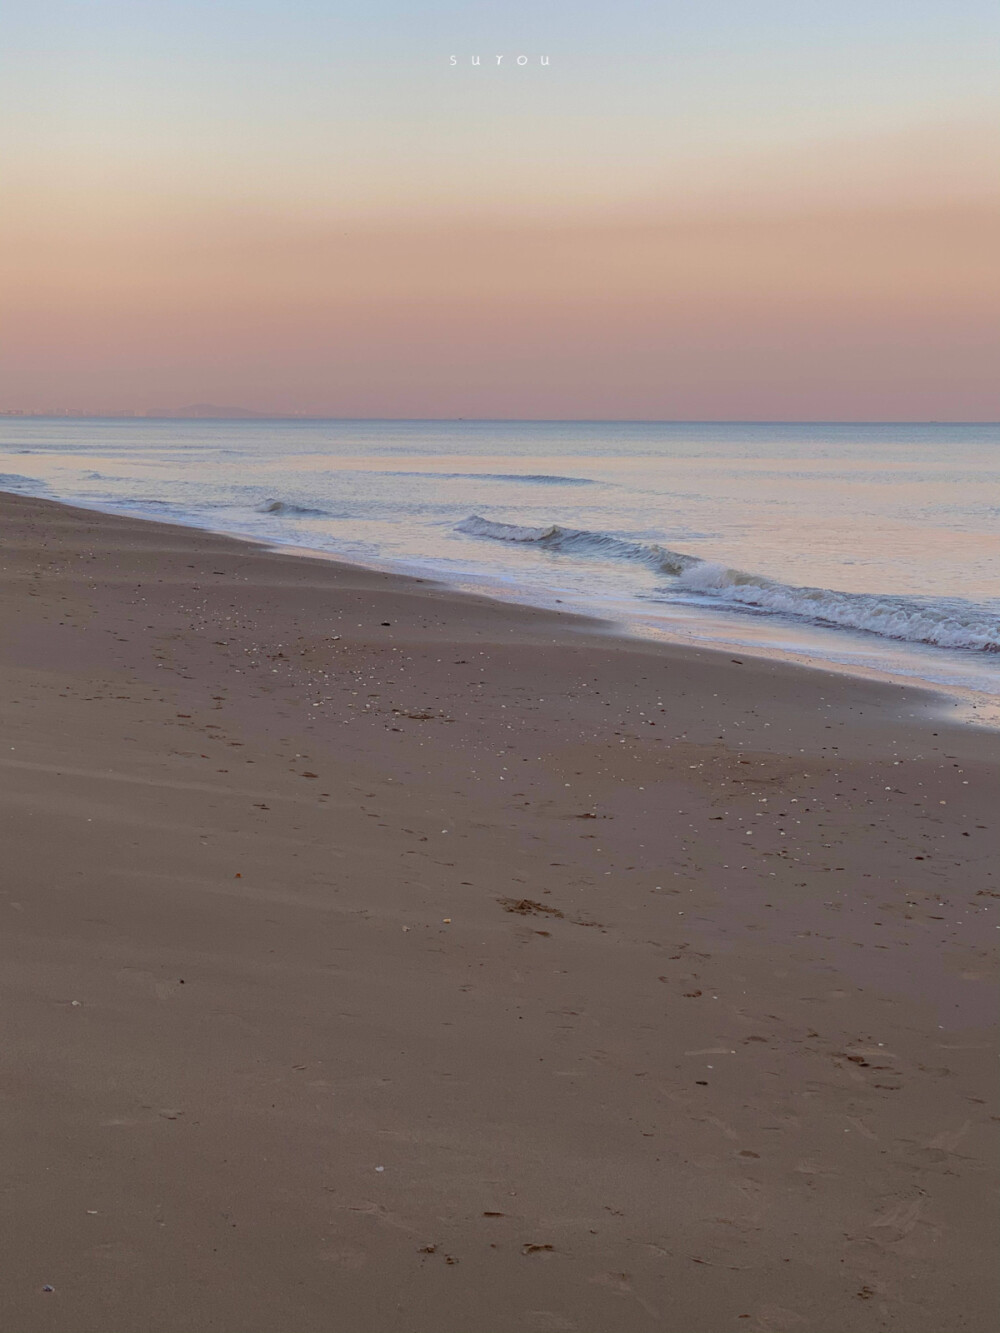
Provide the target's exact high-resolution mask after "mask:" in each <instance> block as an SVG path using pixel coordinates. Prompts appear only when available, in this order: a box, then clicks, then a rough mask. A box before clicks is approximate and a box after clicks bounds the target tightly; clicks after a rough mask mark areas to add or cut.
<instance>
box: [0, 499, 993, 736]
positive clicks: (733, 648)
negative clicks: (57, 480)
mask: <svg viewBox="0 0 1000 1333" xmlns="http://www.w3.org/2000/svg"><path fill="white" fill-rule="evenodd" d="M0 496H10V497H12V498H14V499H26V500H41V501H43V502H44V503H46V504H53V505H61V506H65V507H67V508H69V509H78V510H83V511H84V512H87V513H95V514H103V515H105V516H106V517H108V518H112V519H116V518H121V519H124V520H126V521H135V522H142V523H152V524H158V525H161V526H163V527H167V528H179V529H181V530H183V531H191V532H201V533H205V534H207V535H211V536H216V537H220V538H225V539H227V540H229V541H235V542H240V543H246V544H248V545H250V546H253V547H259V548H262V549H263V550H266V551H271V552H273V553H274V554H276V555H291V556H295V557H298V558H300V559H309V560H319V561H323V562H326V563H329V564H332V565H333V566H335V567H338V566H339V567H344V568H346V569H353V568H357V569H361V570H366V571H368V572H369V573H376V574H384V575H387V576H389V577H391V578H399V579H403V580H412V581H413V582H415V583H423V584H434V585H435V586H436V587H438V588H440V589H442V590H443V591H445V592H451V593H454V594H455V595H456V596H461V597H483V598H486V599H487V600H490V601H495V602H497V603H499V604H500V605H504V606H514V607H525V608H527V609H529V610H534V611H541V612H544V613H547V614H551V615H555V616H566V617H569V618H571V619H578V620H584V621H586V622H589V623H590V625H591V627H592V631H593V632H594V633H605V634H611V635H613V636H616V637H622V638H626V639H634V640H639V641H647V642H648V641H653V642H661V643H668V644H673V645H675V646H677V647H680V648H688V649H690V650H692V651H702V652H712V653H719V654H722V655H727V654H728V655H729V656H730V657H731V655H732V654H733V653H743V654H745V655H747V656H749V657H753V658H757V659H761V660H766V661H776V662H784V663H786V664H787V665H789V666H792V667H796V668H800V669H802V670H815V671H821V672H827V673H829V674H831V675H836V676H849V677H855V678H857V679H861V680H872V681H879V682H882V683H888V684H895V685H899V686H902V687H904V688H907V689H915V690H921V691H924V692H926V693H928V694H929V695H933V696H935V697H937V698H938V699H939V700H940V705H939V706H940V708H941V709H942V710H943V711H948V710H949V709H950V708H952V707H956V706H957V707H960V708H961V709H962V710H964V711H963V714H960V716H959V720H962V721H964V722H966V723H967V724H969V725H972V726H981V727H985V728H990V729H1000V683H998V687H997V690H996V691H995V692H989V691H984V690H977V689H974V688H972V687H971V686H965V685H958V684H954V683H951V682H945V681H940V680H934V679H932V678H930V677H926V676H921V675H919V674H917V672H916V671H914V672H913V673H911V674H907V673H905V672H902V671H892V670H890V669H887V668H881V667H877V666H870V665H868V664H861V663H857V662H850V661H839V660H837V659H835V658H826V657H822V656H819V655H811V654H810V653H809V652H808V651H807V650H805V649H802V650H796V649H789V648H779V647H772V646H769V645H767V644H763V643H750V644H747V643H745V642H741V641H740V640H739V639H738V638H734V639H732V640H727V639H725V638H724V637H723V638H718V637H709V636H704V637H703V636H700V635H699V634H697V633H695V632H693V631H692V632H690V633H685V632H684V631H683V629H682V628H680V624H679V622H675V623H674V624H670V623H669V621H667V620H665V619H662V620H661V619H658V618H654V617H650V618H649V623H648V624H642V614H641V611H636V610H632V611H629V610H627V609H626V608H624V607H622V608H620V609H619V614H617V615H616V614H608V615H606V616H602V615H601V614H600V613H599V612H598V610H596V609H592V608H590V607H580V606H576V607H574V606H573V605H572V596H571V595H570V596H567V595H565V593H564V596H563V597H561V598H557V597H555V593H554V590H553V591H552V594H551V596H550V597H549V598H548V599H547V600H546V601H542V600H539V599H537V598H532V597H531V595H530V590H528V589H522V587H521V585H518V584H516V583H515V582H513V581H510V582H508V581H506V580H502V579H500V578H495V579H494V580H492V581H491V580H490V579H488V578H487V577H486V576H482V575H472V574H467V575H464V576H463V575H461V574H457V575H455V576H454V578H453V579H451V580H449V579H447V578H443V577H442V576H441V575H440V574H439V573H437V572H436V571H432V570H430V569H426V570H424V569H422V568H421V567H420V566H418V565H415V564H412V563H408V562H406V561H402V560H400V561H391V560H377V559H372V560H370V561H361V560H349V559H346V558H345V557H344V556H342V555H340V554H338V553H336V552H332V551H324V550H322V549H320V548H314V547H308V546H300V545H297V544H296V543H294V542H283V543H276V542H274V541H272V540H269V539H268V538H266V537H255V536H250V535H248V534H243V533H233V532H228V531H225V530H223V529H220V528H210V527H204V526H201V525H199V524H197V523H194V522H192V523H187V522H184V521H182V520H179V519H176V518H174V519H170V520H165V519H161V518H156V517H155V516H153V515H146V514H142V515H138V514H136V515H133V514H125V513H122V512H121V511H120V510H116V509H114V508H111V507H108V508H102V507H99V506H94V505H90V504H85V503H83V502H82V501H76V500H66V499H61V498H60V499H57V500H52V499H48V498H47V497H45V496H30V495H26V494H23V493H21V492H17V491H2V490H0ZM463 578H464V579H465V582H464V584H463ZM477 584H479V585H482V584H487V585H489V586H487V587H486V588H485V589H484V588H483V587H482V586H478V587H477V586H476V585H477ZM505 590H507V591H508V592H509V595H506V596H505V595H504V591H505ZM552 603H565V605H563V606H561V607H560V608H559V609H557V608H556V606H555V605H552ZM706 611H707V612H712V613H713V614H714V615H715V616H716V617H718V616H720V615H722V616H723V618H724V612H720V611H719V610H714V611H713V609H712V608H706ZM794 623H795V622H794V621H793V622H792V624H793V625H794ZM824 632H833V631H824ZM853 633H862V632H861V631H853ZM873 637H874V638H875V639H876V640H877V641H880V642H888V643H890V644H891V643H896V642H900V643H903V644H905V642H906V641H897V640H892V639H888V640H883V639H882V638H881V636H879V635H874V636H873ZM916 646H918V645H916Z"/></svg>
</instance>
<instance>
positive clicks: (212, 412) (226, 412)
mask: <svg viewBox="0 0 1000 1333" xmlns="http://www.w3.org/2000/svg"><path fill="white" fill-rule="evenodd" d="M146 415H147V416H150V417H223V418H229V419H232V418H233V417H266V416H267V413H266V412H252V411H251V410H250V409H249V408H248V407H218V406H217V405H216V404H215V403H191V404H189V405H188V406H187V407H160V408H156V409H155V410H154V411H152V412H147V413H146Z"/></svg>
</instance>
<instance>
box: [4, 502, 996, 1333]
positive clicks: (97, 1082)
mask: <svg viewBox="0 0 1000 1333" xmlns="http://www.w3.org/2000/svg"><path fill="white" fill-rule="evenodd" d="M0 534H2V542H0V566H2V569H0V721H2V724H3V728H4V735H5V743H4V747H3V750H2V752H0V758H2V761H3V762H2V764H0V821H2V824H0V828H2V836H3V840H4V847H5V869H6V874H5V901H4V904H3V910H4V911H5V913H6V918H7V925H8V929H7V931H5V932H4V936H3V937H2V939H0V949H2V950H3V960H4V967H3V969H2V973H0V975H2V976H3V978H4V1006H5V1012H6V1014H7V1015H8V1028H9V1036H8V1062H9V1075H8V1086H9V1088H10V1089H11V1095H10V1096H9V1098H8V1101H7V1103H6V1113H5V1116H4V1118H3V1121H2V1124H3V1128H2V1131H0V1132H2V1134H3V1145H4V1148H5V1151H6V1155H7V1160H8V1161H9V1162H10V1163H11V1164H12V1167H11V1171H10V1182H9V1188H8V1189H7V1191H6V1193H5V1201H4V1208H5V1215H6V1220H7V1234H8V1235H9V1236H10V1237H11V1240H10V1243H9V1247H8V1282H7V1283H6V1289H5V1292H4V1294H3V1296H2V1297H0V1309H3V1313H4V1323H5V1326H9V1327H11V1328H16V1329H18V1330H19V1333H21V1330H25V1331H26V1333H31V1331H32V1330H36V1329H37V1330H46V1333H90V1331H91V1330H93V1329H95V1328H98V1327H100V1328H101V1329H102V1330H106V1331H107V1333H135V1329H137V1328H142V1329H144V1330H149V1333H201V1330H203V1329H204V1328H207V1327H220V1328H227V1329H229V1328H232V1329H236V1328H239V1329H241V1330H247V1331H248V1333H258V1331H259V1333H273V1330H274V1329H278V1328H291V1327H293V1326H294V1327H295V1328H296V1329H302V1330H303V1331H304V1333H311V1331H312V1330H315V1333H320V1330H322V1333H357V1330H358V1329H363V1328H364V1329H371V1330H373V1333H465V1331H466V1330H468V1329H469V1328H473V1327H474V1328H477V1329H481V1330H482V1333H508V1331H509V1330H514V1329H526V1330H539V1333H544V1331H545V1330H570V1331H572V1330H578V1331H579V1333H641V1331H642V1330H646V1329H648V1330H650V1333H652V1331H653V1330H656V1331H657V1333H718V1330H720V1329H722V1328H728V1327H729V1326H730V1324H732V1326H733V1327H741V1328H747V1329H750V1330H753V1333H771V1331H772V1330H774V1329H776V1328H797V1329H798V1328H801V1329H804V1330H806V1331H807V1333H809V1331H811V1333H831V1329H833V1328H834V1327H835V1328H836V1329H837V1330H838V1333H841V1331H842V1333H855V1330H856V1331H857V1333H868V1331H869V1330H870V1328H871V1321H872V1317H873V1315H874V1316H875V1317H876V1319H877V1322H878V1323H879V1326H880V1327H882V1328H885V1329H888V1330H890V1333H938V1330H940V1329H941V1328H948V1329H949V1330H952V1329H954V1330H956V1333H958V1331H960V1330H961V1331H962V1333H986V1330H987V1329H990V1328H992V1326H993V1322H994V1317H995V1311H996V1296H997V1291H996V1284H995V1275H994V1271H993V1264H992V1254H991V1250H992V1246H991V1245H990V1244H989V1238H990V1221H989V1219H990V1218H991V1217H992V1212H993V1203H992V1199H993V1189H994V1185H995V1180H994V1175H995V1168H994V1164H995V1161H996V1153H995V1146H994V1145H993V1144H992V1143H991V1139H990V1136H991V1134H994V1133H995V1129H994V1122H995V1116H993V1117H991V1115H990V1112H991V1111H995V1109H996V1108H995V1104H994V1103H995V1096H996V1083H995V1076H994V1071H993V1063H992V1051H993V1049H994V1042H995V1035H994V1033H993V1028H992V1024H993V1020H994V1012H995V993H994V989H993V978H992V971H991V959H992V958H993V956H994V955H995V950H996V926H997V924H1000V884H998V883H997V877H996V869H995V867H996V865H997V863H998V859H1000V856H998V854H1000V845H998V840H997V834H996V810H995V807H996V801H995V796H996V791H997V787H998V775H1000V754H998V746H997V740H996V735H995V733H993V732H991V731H989V730H987V729H986V728H985V727H982V726H977V725H969V724H968V723H966V722H959V721H957V720H956V719H954V718H951V717H947V718H946V717H943V716H942V715H941V713H940V711H939V703H938V700H939V697H940V696H939V692H937V691H932V690H930V689H928V688H926V687H923V686H915V685H912V684H906V683H901V682H900V683H897V682H896V681H892V682H884V681H876V680H871V679H867V678H864V677H859V676H857V675H853V674H852V675H846V674H841V673H839V672H836V671H832V670H829V669H826V668H824V667H820V666H809V667H803V666H800V665H798V664H794V663H789V662H786V661H778V660H772V659H769V658H763V657H759V656H756V655H754V654H752V653H750V652H749V651H745V653H744V650H741V651H739V652H736V653H735V654H733V653H730V652H729V651H727V650H725V649H713V648H707V647H706V648H699V647H687V646H685V645H678V644H672V643H671V644H664V643H658V642H652V641H648V640H643V639H638V638H634V637H626V636H620V635H617V634H614V633H608V632H607V631H606V630H605V629H604V627H603V626H602V624H601V622H595V621H592V620H589V619H585V618H584V617H581V616H576V615H573V614H571V613H567V612H562V611H556V612H549V611H546V610H543V609H538V608H531V607H526V606H523V605H519V604H512V603H508V602H503V601H500V600H498V599H490V598H488V597H484V596H477V595H475V594H468V593H464V592H461V591H457V590H455V589H453V588H450V587H448V586H447V585H444V584H441V583H437V582H431V581H429V580H423V579H419V578H412V577H407V576H404V575H396V574H389V573H384V572H378V571H375V570H371V569H368V568H366V567H364V566H360V565H351V564H347V563H344V562H340V561H337V560H336V559H335V558H333V557H329V558H328V557H325V556H323V555H322V554H319V556H318V558H316V559H311V560H303V559H302V557H301V555H299V554H297V553H295V554H293V553H289V552H286V551H285V550H275V549H274V548H268V547H266V546H263V545H258V544H256V543H254V542H252V541H249V540H244V539H241V538H236V537H228V536H222V535H217V534H213V533H210V532H207V531H205V530H203V529H198V528H194V527H187V526H184V525H178V524H164V523H160V522H157V521H156V520H150V519H145V518H143V519H137V518H130V517H125V516H120V515H109V514H105V513H103V512H102V511H98V510H92V509H85V508H84V507H82V506H76V505H70V504H64V503H61V502H55V501H47V500H40V499H34V498H29V497H25V496H19V495H9V494H2V495H0ZM733 656H735V657H736V658H739V659H742V660H741V661H739V662H738V663H737V662H734V661H733V660H731V659H732V658H733ZM993 918H996V920H995V921H994V919H993ZM46 1287H52V1288H54V1290H52V1291H46V1290H45V1288H46ZM737 1320H739V1323H738V1324H737V1322H736V1321H737Z"/></svg>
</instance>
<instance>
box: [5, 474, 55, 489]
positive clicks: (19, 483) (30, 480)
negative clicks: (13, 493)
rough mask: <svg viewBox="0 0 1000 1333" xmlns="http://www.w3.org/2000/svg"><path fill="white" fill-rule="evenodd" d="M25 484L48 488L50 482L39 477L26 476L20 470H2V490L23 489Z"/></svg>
mask: <svg viewBox="0 0 1000 1333" xmlns="http://www.w3.org/2000/svg"><path fill="white" fill-rule="evenodd" d="M24 486H34V487H36V488H39V489H43V490H48V483H47V482H44V481H39V479H38V478H37V477H24V476H22V475H21V473H20V472H0V490H2V491H9V490H21V489H22V488H23V487H24Z"/></svg>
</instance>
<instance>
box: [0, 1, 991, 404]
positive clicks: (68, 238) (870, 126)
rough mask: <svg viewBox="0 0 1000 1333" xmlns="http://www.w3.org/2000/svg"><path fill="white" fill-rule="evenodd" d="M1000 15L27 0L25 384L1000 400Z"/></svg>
mask: <svg viewBox="0 0 1000 1333" xmlns="http://www.w3.org/2000/svg"><path fill="white" fill-rule="evenodd" d="M998 38H1000V11H998V10H997V7H996V5H995V4H994V3H992V0H991V3H989V4H987V3H973V2H971V0H954V2H953V3H943V0H936V3H924V0H905V2H897V0H863V2H862V0H837V2H836V3H832V2H828V0H816V2H813V0H795V2H794V3H793V2H791V0H688V3H684V4H677V3H668V2H666V0H661V3H658V4H651V3H649V0H642V2H641V3H640V2H639V0H624V2H623V3H615V4H611V3H595V2H594V0H579V2H578V3H569V2H568V0H532V3H525V2H524V0H505V3H502V4H501V3H473V2H468V0H467V2H466V3H457V2H455V3H443V4H441V3H439V4H435V3H431V4H413V3H411V4H404V3H400V2H399V0H357V2H355V3H344V4H338V3H331V2H330V0H325V2H323V3H320V2H319V0H281V3H278V2H277V0H247V2H245V3H238V4H237V3H227V2H226V0H213V3H206V0H196V2H192V0H127V2H126V0H117V2H112V0H76V2H73V0H64V2H63V3H55V2H54V0H30V3H28V2H27V0H8V2H7V4H6V6H5V7H4V9H3V16H2V18H0V48H2V50H3V55H2V69H0V82H2V92H0V122H2V145H0V151H2V158H3V161H2V177H3V183H4V184H3V197H2V204H0V229H2V255H0V270H2V271H0V281H2V287H3V308H4V315H3V358H2V361H3V367H2V382H0V408H8V409H9V408H20V409H25V408H27V409H34V410H64V409H67V408H74V407H75V408H80V409H82V410H85V411H100V410H113V411H117V410H125V411H131V410H138V411H144V410H147V409H151V408H157V407H166V408H173V407H177V406H180V405H183V404H185V403H192V402H204V401H210V402H216V403H223V404H233V405H241V406H246V407H250V408H255V409H258V410H262V411H271V412H276V413H281V412H307V413H316V414H328V415H335V416H378V417H381V416H403V417H406V416H417V417H450V416H467V417H471V416H488V417H582V418H601V417H613V418H630V417H636V418H683V419H691V418H708V419H731V418H736V419H739V418H756V419H771V418H773V419H782V418H784V419H808V418H820V419H842V420H843V419H848V420H849V419H865V420H879V419H893V420H900V419H939V420H983V419H996V418H997V417H998V416H1000V392H998V385H1000V374H998V371H1000V356H998V351H1000V346H998V332H997V330H998V327H1000V320H998V309H1000V303H998V300H997V293H998V286H1000V283H998V281H997V279H998V271H997V270H998V264H997V251H998V246H997V236H998V231H997V223H998V219H1000V201H998V166H1000V151H998V148H1000V144H998V130H997V127H998V123H1000V122H998V105H997V101H998V98H997V91H996V90H997V89H998V88H1000V58H998V54H1000V42H998ZM452 54H454V55H455V56H456V57H457V58H458V62H459V63H458V64H457V65H455V66H452V65H450V63H449V57H450V56H451V55H452ZM498 54H503V56H504V60H503V62H502V63H501V65H500V66H499V67H498V66H497V62H496V56H497V55H498ZM520 54H523V55H526V56H528V57H529V64H528V65H527V66H524V67H518V66H517V65H516V64H515V63H514V61H515V59H516V57H517V56H518V55H520ZM473 55H479V56H481V58H482V64H481V65H480V66H478V67H473V66H472V64H471V60H470V58H471V56H473ZM542 55H545V56H548V58H549V60H550V64H549V65H548V66H542V65H541V64H540V63H539V57H540V56H542Z"/></svg>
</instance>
